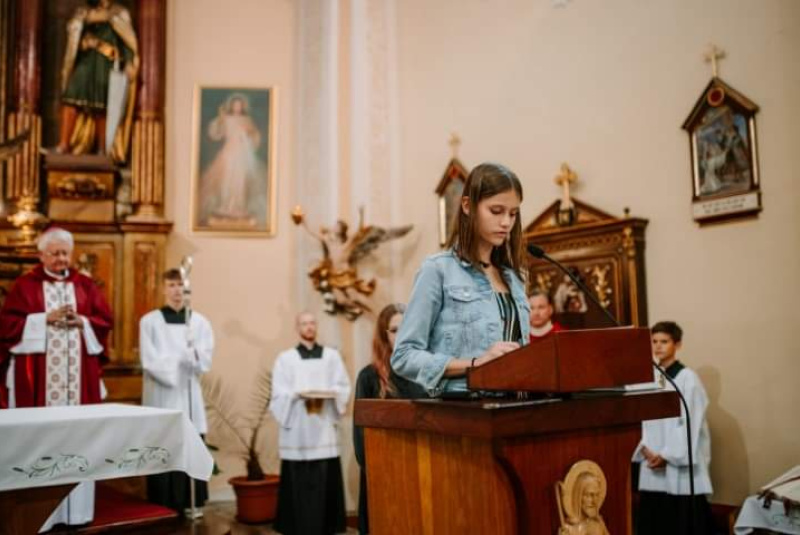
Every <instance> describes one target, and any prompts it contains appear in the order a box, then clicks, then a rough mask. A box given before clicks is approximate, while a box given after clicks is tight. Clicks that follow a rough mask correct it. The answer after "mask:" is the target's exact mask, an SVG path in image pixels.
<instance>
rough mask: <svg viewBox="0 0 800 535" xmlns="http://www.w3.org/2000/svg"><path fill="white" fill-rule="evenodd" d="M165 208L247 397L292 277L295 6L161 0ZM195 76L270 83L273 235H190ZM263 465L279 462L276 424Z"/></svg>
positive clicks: (236, 470)
mask: <svg viewBox="0 0 800 535" xmlns="http://www.w3.org/2000/svg"><path fill="white" fill-rule="evenodd" d="M168 6H169V13H168V28H167V34H168V42H167V51H168V54H167V76H168V79H167V117H166V122H167V125H166V126H167V155H168V156H167V192H166V194H167V216H168V217H169V218H171V219H172V220H173V221H174V222H175V228H174V232H173V234H172V237H171V239H170V241H169V244H168V248H169V252H168V261H169V262H171V263H173V264H174V263H177V262H179V261H180V259H181V257H182V256H183V255H185V254H193V255H194V260H195V268H194V272H193V287H194V288H193V290H194V292H193V293H194V306H195V307H196V309H197V310H199V311H202V312H203V313H204V314H205V315H206V316H207V317H208V318H209V319H210V320H211V322H212V324H213V326H214V333H215V335H216V343H217V352H216V354H215V361H214V365H213V371H214V373H217V374H219V375H220V376H222V378H223V379H224V380H225V381H226V383H227V384H229V385H234V386H235V387H236V389H237V391H238V393H239V401H240V403H241V404H242V406H245V403H246V402H247V400H248V392H249V388H250V386H251V385H252V381H253V377H254V375H255V371H256V370H257V369H258V368H259V367H260V366H264V365H268V366H270V367H271V364H272V361H273V360H274V357H275V355H276V354H277V353H278V351H279V350H281V349H283V348H285V347H287V346H288V345H290V344H291V343H292V341H293V339H294V336H293V317H294V315H295V313H296V310H295V308H294V302H295V293H296V286H295V284H294V283H293V281H294V278H295V273H296V272H297V269H296V265H295V261H294V258H295V252H294V241H293V236H294V231H295V229H294V228H293V227H290V225H291V223H290V222H289V216H288V212H289V211H288V209H287V208H286V207H287V206H290V205H291V202H292V201H291V199H292V195H293V188H292V182H291V169H292V165H291V163H292V121H291V118H292V102H293V99H292V86H293V76H294V71H293V62H294V60H295V58H294V55H293V47H294V34H293V14H294V12H293V7H292V5H291V2H287V1H285V0H271V1H270V0H249V1H244V0H236V1H235V2H233V1H228V2H221V1H219V0H177V1H170V2H168ZM195 84H201V85H221V86H225V85H234V86H235V85H241V86H252V87H267V86H275V87H277V88H278V90H279V100H278V106H277V116H278V125H277V135H278V144H277V158H278V160H277V174H278V180H279V185H278V190H277V200H278V207H279V212H278V234H277V236H276V237H275V238H272V239H263V238H257V239H252V238H232V237H213V236H212V237H208V236H206V235H202V236H201V235H193V234H192V233H191V232H190V230H189V227H190V223H189V217H190V216H189V210H190V208H189V194H190V174H191V157H192V152H191V151H192V113H193V102H192V93H193V90H194V87H195ZM267 434H268V436H269V437H270V438H269V440H268V442H269V443H270V444H271V447H270V453H269V456H268V457H269V463H268V464H269V466H270V468H271V469H272V470H276V469H277V462H276V459H277V454H276V451H275V444H276V443H277V438H276V433H275V429H274V426H270V428H269V430H268V432H267ZM218 460H221V462H220V465H221V468H222V470H223V474H222V476H221V477H220V478H217V480H216V481H215V484H216V487H220V486H223V487H224V485H221V484H222V482H223V480H224V479H227V478H229V477H232V476H234V475H241V474H242V473H243V472H244V467H243V464H242V463H241V462H239V461H238V460H237V459H235V458H231V457H229V456H225V455H220V456H218Z"/></svg>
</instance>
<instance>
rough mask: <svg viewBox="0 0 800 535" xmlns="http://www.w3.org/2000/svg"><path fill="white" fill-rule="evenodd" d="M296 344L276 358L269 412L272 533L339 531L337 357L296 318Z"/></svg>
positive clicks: (341, 402) (341, 380)
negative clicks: (276, 480) (274, 464)
mask: <svg viewBox="0 0 800 535" xmlns="http://www.w3.org/2000/svg"><path fill="white" fill-rule="evenodd" d="M297 333H298V335H299V336H300V343H299V344H298V345H297V346H296V347H294V348H292V349H289V350H286V351H284V352H283V353H281V354H280V355H278V358H277V360H276V361H275V367H274V369H273V371H272V400H271V402H270V411H272V414H273V415H274V416H275V419H276V420H278V424H280V437H279V449H280V456H281V482H280V489H279V491H278V515H277V519H276V521H275V529H276V531H278V532H279V533H282V534H284V535H292V534H302V535H327V534H329V533H340V532H343V531H345V529H346V526H345V510H344V483H343V480H342V467H341V463H340V462H339V434H338V430H337V427H338V422H339V419H340V418H341V417H342V415H344V413H345V410H346V408H347V401H348V399H349V398H350V380H349V378H348V376H347V371H346V370H345V367H344V363H343V362H342V357H341V356H340V355H339V352H338V351H336V350H335V349H333V348H330V347H322V346H321V345H319V344H317V320H316V318H315V317H314V315H313V314H310V313H308V312H304V313H302V314H300V315H299V316H298V317H297Z"/></svg>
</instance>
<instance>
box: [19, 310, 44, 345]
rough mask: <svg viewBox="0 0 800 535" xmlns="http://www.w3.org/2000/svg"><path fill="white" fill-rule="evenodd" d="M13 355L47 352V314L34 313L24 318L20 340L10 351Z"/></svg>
mask: <svg viewBox="0 0 800 535" xmlns="http://www.w3.org/2000/svg"><path fill="white" fill-rule="evenodd" d="M10 351H11V353H13V354H15V355H25V354H28V353H45V352H46V351H47V313H46V312H36V313H35V314H28V315H27V316H26V317H25V327H24V328H23V330H22V339H21V340H20V341H19V343H18V344H17V345H15V346H14V347H12V348H11V349H10Z"/></svg>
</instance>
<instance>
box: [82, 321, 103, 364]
mask: <svg viewBox="0 0 800 535" xmlns="http://www.w3.org/2000/svg"><path fill="white" fill-rule="evenodd" d="M81 321H82V322H83V341H84V342H85V343H86V351H87V352H88V353H89V354H90V355H99V354H100V353H102V352H103V346H101V345H100V342H99V341H98V340H97V336H95V334H94V329H93V328H92V323H91V322H90V321H89V318H87V317H86V316H81Z"/></svg>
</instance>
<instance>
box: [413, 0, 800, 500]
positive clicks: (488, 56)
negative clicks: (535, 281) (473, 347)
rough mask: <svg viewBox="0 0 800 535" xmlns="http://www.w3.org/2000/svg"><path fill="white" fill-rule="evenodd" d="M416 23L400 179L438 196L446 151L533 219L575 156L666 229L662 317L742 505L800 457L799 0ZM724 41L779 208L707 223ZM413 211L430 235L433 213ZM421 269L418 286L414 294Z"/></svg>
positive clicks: (660, 271)
mask: <svg viewBox="0 0 800 535" xmlns="http://www.w3.org/2000/svg"><path fill="white" fill-rule="evenodd" d="M397 6H398V24H399V31H398V35H399V44H398V51H399V56H400V57H399V66H400V72H399V75H398V78H399V80H400V92H399V95H400V107H401V117H402V123H401V124H402V138H401V142H402V162H403V169H402V175H403V176H404V177H405V179H406V180H407V181H408V190H409V191H417V190H421V191H420V195H424V194H427V193H429V192H430V191H431V190H432V188H433V187H435V185H436V181H437V179H438V177H439V176H440V173H441V172H442V170H443V169H444V165H445V164H446V162H447V158H448V156H449V155H448V147H447V145H446V140H447V138H448V134H449V132H450V131H451V130H455V131H457V132H458V133H459V134H460V135H461V137H462V138H463V140H464V141H463V146H462V151H461V156H462V158H461V159H462V161H463V162H464V163H465V164H466V165H467V166H474V165H475V164H478V163H480V162H481V161H484V160H496V161H500V162H503V163H506V164H507V165H509V166H510V167H511V168H512V169H514V170H515V171H516V172H517V173H518V174H519V176H520V177H521V179H522V181H523V185H524V187H525V194H526V198H525V202H524V203H523V212H524V222H526V223H527V222H528V221H530V220H531V219H532V218H533V216H534V215H537V214H538V213H539V212H540V211H541V210H542V209H544V208H545V207H546V206H547V205H548V204H549V203H551V202H552V201H553V200H555V199H556V196H557V195H558V190H557V188H556V186H555V185H554V184H553V181H552V177H553V176H554V175H555V174H556V172H557V171H558V166H559V164H560V163H561V162H562V161H567V162H569V163H570V165H572V166H573V168H574V169H575V170H576V171H577V172H578V173H579V175H580V183H579V185H578V188H577V191H576V196H577V197H579V198H580V199H582V200H584V201H586V202H588V203H590V204H593V205H595V206H597V207H599V208H601V209H604V210H607V211H609V212H611V213H614V214H619V215H621V214H622V211H623V208H624V207H626V206H628V207H630V208H631V212H632V214H633V215H636V216H641V217H645V218H647V219H649V220H650V226H649V228H648V230H647V252H646V256H647V278H648V297H649V302H650V305H649V306H650V310H649V313H650V318H651V320H657V319H664V318H672V319H675V320H676V321H678V322H679V323H681V324H682V325H683V327H684V328H685V330H686V337H685V344H684V346H685V347H684V352H683V353H682V357H683V358H684V359H685V361H686V362H687V364H688V365H690V366H692V367H695V368H697V370H698V371H699V373H700V376H701V378H702V379H703V381H704V382H705V385H706V388H707V390H708V393H709V397H710V403H711V405H710V409H709V415H708V417H709V422H710V425H711V431H712V441H713V443H712V444H713V461H712V476H713V482H714V485H715V488H716V491H717V492H716V494H715V497H714V500H715V501H718V502H726V503H736V502H739V501H741V499H742V498H743V497H744V496H745V495H746V494H748V493H750V492H752V491H753V490H755V489H756V488H757V487H758V486H760V485H762V484H764V483H766V482H767V481H768V480H769V479H770V478H772V477H774V476H776V475H778V474H780V473H782V472H783V471H785V470H787V469H788V468H789V467H791V466H794V465H795V464H797V463H798V462H799V461H798V451H800V427H799V426H798V425H797V421H796V419H793V418H791V417H789V412H790V410H791V409H790V408H792V407H797V406H800V393H799V392H800V389H798V388H797V379H798V377H800V364H798V355H800V341H799V340H800V339H799V338H798V337H797V336H796V332H795V331H796V329H797V325H798V323H797V319H796V312H795V310H796V306H797V305H796V303H797V300H798V298H800V283H798V280H799V279H798V277H797V274H798V272H800V247H799V246H800V212H799V211H798V208H799V206H798V199H799V198H800V182H799V181H798V174H797V167H798V163H800V159H799V158H798V152H797V151H798V147H799V146H800V130H799V129H798V124H800V101H798V98H797V95H798V94H800V91H799V90H800V63H799V62H798V61H797V60H796V59H797V51H798V50H800V2H796V1H793V0H767V1H762V0H704V1H701V2H698V1H695V0H661V1H654V0H650V1H641V0H613V1H612V0H609V1H604V2H597V1H590V0H572V1H571V2H570V3H568V4H567V7H566V8H560V9H559V8H554V7H553V3H552V2H550V1H549V0H548V1H546V0H503V1H498V2H486V1H484V0H438V1H436V2H430V1H428V0H403V1H401V2H397ZM709 42H714V43H716V44H718V45H719V46H721V47H722V48H724V49H726V50H727V52H728V59H726V60H723V62H722V63H721V73H720V74H721V76H722V77H723V79H725V80H726V81H727V82H729V83H730V84H732V85H733V87H735V88H737V89H738V90H740V91H742V92H743V93H744V94H746V95H747V96H749V97H750V98H751V99H753V100H754V101H755V102H756V103H758V104H759V105H760V106H761V108H762V111H761V112H760V113H759V115H758V118H757V122H758V134H759V149H760V155H761V176H762V178H763V197H764V212H763V213H762V214H761V216H760V217H759V218H758V219H757V220H755V221H746V222H738V223H731V224H727V225H721V226H715V227H709V228H702V229H701V228H698V226H697V225H696V224H695V223H694V222H693V221H692V218H691V214H690V199H691V184H690V168H689V154H688V151H689V147H688V140H687V136H686V134H685V133H684V132H683V131H682V130H681V129H680V125H681V124H682V122H683V120H684V119H685V118H686V116H687V115H688V113H689V111H690V110H691V108H692V106H693V104H694V102H695V100H696V99H697V98H698V97H699V95H700V92H701V91H702V90H703V88H704V87H705V85H706V83H707V82H708V80H709V77H710V69H709V67H708V66H707V65H706V64H704V63H703V61H702V53H703V51H704V48H705V47H706V45H707V44H708V43H709ZM418 198H419V196H418V195H413V196H411V195H409V196H407V197H406V198H405V199H404V201H405V202H404V204H403V207H402V210H401V213H404V214H405V217H406V218H407V219H408V220H409V221H413V222H414V223H415V224H417V225H426V226H427V228H428V230H429V233H428V234H427V237H426V238H425V241H426V243H425V244H424V246H422V247H420V248H419V250H417V252H416V253H417V256H418V258H417V261H416V262H411V264H412V265H414V264H418V261H419V260H421V258H422V257H423V256H424V255H425V254H427V253H428V252H429V251H431V250H433V249H434V248H435V240H436V238H435V233H434V224H433V223H434V221H435V220H436V206H435V203H434V202H433V199H432V198H431V200H430V202H427V203H422V202H419V201H418V200H417V199H418ZM410 277H411V273H407V274H406V277H405V280H406V282H407V284H408V285H410V280H411V279H410Z"/></svg>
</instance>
